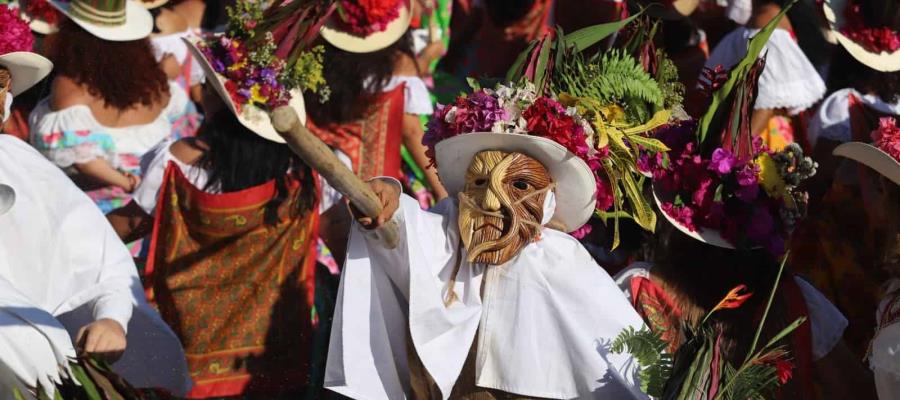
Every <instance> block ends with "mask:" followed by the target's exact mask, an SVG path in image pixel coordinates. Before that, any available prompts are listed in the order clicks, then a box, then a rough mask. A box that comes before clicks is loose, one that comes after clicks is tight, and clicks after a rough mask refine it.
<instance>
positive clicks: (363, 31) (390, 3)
mask: <svg viewBox="0 0 900 400" xmlns="http://www.w3.org/2000/svg"><path fill="white" fill-rule="evenodd" d="M402 6H403V1H402V0H343V1H341V2H340V15H341V19H342V20H343V22H344V25H345V27H346V28H347V30H349V31H350V33H353V34H357V35H361V36H368V35H370V34H372V33H376V32H383V31H384V30H385V29H387V26H388V24H390V23H391V22H392V21H394V20H395V19H397V18H399V17H400V7H402Z"/></svg>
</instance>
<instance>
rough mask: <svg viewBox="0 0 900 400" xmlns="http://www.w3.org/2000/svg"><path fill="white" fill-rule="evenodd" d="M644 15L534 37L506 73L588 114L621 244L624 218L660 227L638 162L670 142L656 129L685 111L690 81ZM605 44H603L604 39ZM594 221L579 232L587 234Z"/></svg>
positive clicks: (595, 159) (594, 160) (594, 161)
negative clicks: (658, 44)
mask: <svg viewBox="0 0 900 400" xmlns="http://www.w3.org/2000/svg"><path fill="white" fill-rule="evenodd" d="M639 17H640V14H638V15H635V16H632V17H630V18H628V19H625V20H622V21H617V22H613V23H609V24H601V25H596V26H592V27H588V28H584V29H581V30H579V31H576V32H572V33H570V34H564V33H563V32H562V31H558V32H556V35H554V36H553V37H550V36H548V37H545V38H543V39H541V40H538V41H535V42H533V43H532V44H531V45H530V46H529V48H528V49H526V51H525V52H523V53H522V54H521V55H520V56H519V59H518V60H517V62H516V63H515V64H514V65H513V66H512V67H511V68H510V70H509V72H508V73H507V76H506V79H507V80H508V81H512V82H520V81H526V82H530V83H532V84H533V85H534V87H535V88H536V92H537V93H538V94H545V95H547V96H550V97H552V98H555V99H557V100H558V102H559V103H560V105H561V106H563V107H565V108H567V109H573V111H569V113H570V114H572V115H575V116H578V117H579V118H581V119H583V120H585V121H587V124H585V129H584V131H585V133H584V135H585V136H586V141H585V142H586V144H587V145H588V146H589V147H590V149H589V150H588V151H586V152H583V153H586V154H588V155H589V158H588V159H587V161H588V162H589V164H590V165H591V168H592V169H594V170H595V171H596V173H597V176H598V180H597V181H598V188H597V189H598V193H597V209H596V214H597V215H598V216H599V217H601V218H602V219H603V220H604V221H609V220H612V221H613V230H612V233H613V245H612V248H616V247H617V246H618V244H619V229H618V226H619V218H630V219H633V220H634V221H635V222H636V223H637V224H638V225H640V226H641V227H642V228H644V229H646V230H648V231H653V230H654V229H655V226H656V214H655V213H654V212H653V209H652V207H651V205H650V204H649V203H648V201H647V200H646V199H645V198H644V196H643V194H642V191H643V189H642V188H643V186H644V183H645V181H646V178H645V177H644V176H643V175H641V174H640V173H639V171H638V169H637V167H636V165H637V162H638V156H639V155H640V154H641V152H648V151H649V152H653V153H655V152H664V151H667V150H668V148H667V147H666V146H665V145H664V144H663V143H662V142H661V141H659V140H657V139H654V138H652V137H651V136H650V133H651V132H652V131H654V130H655V129H657V128H659V127H661V126H666V125H668V124H670V123H673V122H675V121H676V120H677V119H678V118H680V117H681V116H682V115H684V112H683V110H682V106H681V102H682V96H683V92H684V87H683V86H682V85H681V84H680V83H678V72H677V69H676V68H675V65H674V64H673V63H672V62H671V60H669V59H668V57H667V56H666V54H665V53H664V52H662V51H658V50H657V49H656V48H655V47H654V45H653V40H652V39H653V36H654V35H655V32H656V25H655V24H652V23H650V22H649V21H648V20H646V19H643V18H639ZM626 27H630V28H631V29H630V31H629V32H628V33H629V34H628V35H622V36H623V37H625V39H624V40H622V38H620V40H618V41H617V42H616V43H615V45H614V46H611V47H609V46H606V47H604V46H601V49H600V50H599V51H598V52H596V53H595V54H593V55H587V54H586V53H585V52H584V50H586V49H589V48H591V47H592V46H595V45H598V43H599V44H602V41H604V40H605V39H607V38H608V37H610V36H611V35H612V34H614V33H616V32H618V31H619V30H622V29H623V28H626ZM598 46H599V45H598ZM588 232H590V225H585V227H584V229H582V230H579V231H576V232H575V233H574V234H573V235H574V236H576V237H579V238H580V237H583V236H584V235H585V234H586V233H588Z"/></svg>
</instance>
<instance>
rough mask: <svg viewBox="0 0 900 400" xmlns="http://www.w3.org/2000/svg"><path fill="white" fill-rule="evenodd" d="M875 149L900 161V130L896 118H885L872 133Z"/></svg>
mask: <svg viewBox="0 0 900 400" xmlns="http://www.w3.org/2000/svg"><path fill="white" fill-rule="evenodd" d="M872 140H874V141H875V143H874V144H875V147H878V148H879V149H881V150H882V151H884V152H885V153H888V154H890V155H891V157H894V159H896V160H897V161H900V128H897V122H896V121H895V120H894V118H891V117H885V118H881V119H880V120H879V121H878V128H877V129H875V130H874V131H873V132H872Z"/></svg>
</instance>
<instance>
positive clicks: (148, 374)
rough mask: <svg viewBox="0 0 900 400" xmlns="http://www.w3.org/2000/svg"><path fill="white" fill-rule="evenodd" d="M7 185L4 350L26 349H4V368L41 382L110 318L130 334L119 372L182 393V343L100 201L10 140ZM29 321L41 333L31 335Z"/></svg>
mask: <svg viewBox="0 0 900 400" xmlns="http://www.w3.org/2000/svg"><path fill="white" fill-rule="evenodd" d="M0 182H2V183H4V184H6V185H9V186H11V187H12V188H13V189H14V190H15V192H16V201H15V204H14V205H13V207H12V208H11V209H10V210H9V212H7V213H6V214H3V215H0V310H2V311H3V312H4V314H3V315H2V316H0V321H2V322H0V337H2V339H0V343H5V344H6V345H7V346H10V347H12V348H20V349H29V351H27V352H20V353H16V352H7V351H0V359H2V361H3V363H5V364H6V365H7V366H8V367H10V368H11V369H12V370H13V371H15V372H16V373H17V374H18V376H19V377H20V378H22V379H23V380H25V381H26V382H28V383H29V384H31V385H34V383H35V382H36V381H37V380H39V379H45V377H47V376H51V377H52V376H55V375H56V374H57V373H58V368H57V365H58V363H60V362H62V360H64V359H65V358H66V357H72V356H73V355H74V354H75V350H74V348H73V345H72V339H74V335H76V334H77V333H78V330H79V329H80V328H81V327H82V326H84V325H86V324H88V323H90V322H92V321H94V320H97V319H100V318H110V319H113V320H115V321H117V322H119V323H120V324H122V325H123V326H124V327H125V328H126V331H127V341H128V345H127V349H126V351H125V354H124V355H123V356H122V358H121V359H120V360H119V361H118V362H116V363H115V364H114V365H113V368H114V370H115V372H117V373H118V374H120V375H121V376H122V377H124V378H125V379H126V380H128V381H129V382H130V383H131V384H133V385H134V386H136V387H161V388H165V389H168V390H170V391H172V392H173V393H174V394H183V393H185V392H186V391H187V390H188V389H189V387H190V380H189V377H188V374H187V364H186V362H185V358H184V351H183V350H182V347H181V343H180V342H179V341H178V338H177V337H176V336H175V334H174V333H173V332H172V330H171V329H169V327H168V326H167V325H166V324H165V323H164V322H163V321H162V319H161V318H160V317H159V315H158V314H157V313H156V311H155V310H153V309H152V308H151V307H150V306H149V305H148V304H147V302H146V299H145V297H144V293H143V289H142V287H141V283H140V281H139V280H138V276H137V269H136V268H135V266H134V262H133V260H132V258H131V255H130V253H129V252H128V250H127V248H126V247H125V245H124V244H122V242H121V241H120V240H119V238H118V236H116V233H115V231H113V229H112V227H111V226H110V225H109V223H108V222H107V221H106V218H105V217H104V216H103V214H102V213H101V212H100V210H99V209H98V208H97V207H96V206H95V205H94V203H93V202H92V201H91V200H90V199H89V198H88V197H87V196H86V195H85V194H84V193H82V192H81V190H79V189H78V188H77V187H76V186H75V185H74V184H73V183H72V181H70V180H69V178H67V177H66V176H65V175H64V174H63V172H62V171H61V170H60V169H59V168H57V167H56V166H54V165H53V164H51V163H50V162H49V161H47V159H45V158H44V157H43V156H42V155H41V154H40V153H38V152H37V151H36V150H34V149H33V148H31V147H30V146H28V144H26V143H25V142H23V141H21V140H19V139H17V138H14V137H11V136H8V135H0ZM10 288H14V290H12V289H10ZM9 321H13V322H15V323H14V324H11V325H10V324H7V323H4V322H9ZM26 324H28V325H30V326H31V328H32V329H34V330H35V331H37V332H38V333H39V334H35V333H34V332H32V333H31V334H28V332H27V329H25V328H27V327H26ZM23 329H24V330H23ZM2 346H3V344H0V348H2ZM51 348H52V349H54V351H52V352H50V351H48V350H49V349H51ZM2 392H3V390H2V389H0V398H2V397H3V394H2Z"/></svg>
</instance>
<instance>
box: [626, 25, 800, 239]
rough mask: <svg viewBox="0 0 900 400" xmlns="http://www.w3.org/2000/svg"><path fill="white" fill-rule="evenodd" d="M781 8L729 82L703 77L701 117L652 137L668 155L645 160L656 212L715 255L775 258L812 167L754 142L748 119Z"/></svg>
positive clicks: (716, 73)
mask: <svg viewBox="0 0 900 400" xmlns="http://www.w3.org/2000/svg"><path fill="white" fill-rule="evenodd" d="M787 9H788V8H785V10H783V11H782V13H781V14H779V16H778V17H776V18H775V19H774V20H773V21H772V22H770V23H769V24H768V25H767V26H766V27H765V28H764V29H762V30H761V31H760V33H758V34H757V35H756V36H755V37H754V38H753V39H751V41H750V43H749V45H748V51H747V55H746V56H745V57H744V59H743V60H741V62H740V63H738V64H737V65H736V66H735V67H734V68H733V69H732V70H731V71H730V73H729V74H727V75H725V74H724V72H722V69H721V68H720V67H718V68H716V69H714V70H711V71H706V72H705V73H704V75H705V76H706V78H707V79H706V82H705V88H706V90H708V91H709V93H708V94H709V98H710V101H711V103H710V104H709V107H708V110H707V112H706V113H705V114H704V115H703V117H702V118H700V119H699V120H697V121H693V120H691V121H685V122H682V123H680V124H674V125H670V126H667V127H665V128H664V129H661V130H659V131H657V132H656V135H655V136H656V138H658V139H659V140H661V141H662V142H663V143H665V144H666V146H667V147H668V148H669V149H671V150H670V151H669V152H668V153H658V154H655V155H652V156H648V155H645V156H643V160H642V161H641V163H640V164H641V167H642V168H643V169H644V170H645V171H646V172H649V173H651V174H652V177H653V189H654V195H655V196H656V201H657V204H658V206H659V208H660V210H661V211H662V212H663V213H664V214H665V216H666V217H667V219H669V221H670V222H672V223H673V225H675V226H676V227H677V228H679V229H680V230H681V231H683V232H685V233H686V234H688V235H690V236H692V237H694V238H696V239H699V240H701V241H704V242H707V243H709V244H713V245H716V246H720V247H728V248H747V249H749V248H760V247H762V248H765V249H767V250H769V251H770V252H771V253H773V254H776V255H777V254H781V253H782V252H783V250H784V243H785V240H786V239H787V237H788V235H789V234H790V232H791V230H792V228H793V227H794V225H795V223H796V221H797V219H798V218H800V217H801V216H802V215H803V214H804V213H805V209H806V207H805V205H806V200H807V195H806V193H805V192H801V191H800V190H798V185H799V184H800V182H801V181H803V180H804V179H807V178H809V177H811V176H812V175H813V174H815V170H816V163H815V162H813V161H812V159H810V158H809V157H805V156H804V155H803V150H802V149H801V148H800V146H798V145H796V144H791V145H789V146H787V147H786V148H785V149H784V150H782V151H771V150H769V149H767V148H766V147H765V146H764V145H763V144H762V141H761V140H760V139H758V138H757V139H754V138H753V135H752V132H751V129H750V115H751V112H752V104H753V103H754V101H755V96H756V85H757V82H758V79H759V76H760V74H761V73H762V70H763V68H764V67H765V59H764V58H761V59H757V56H758V54H759V53H760V51H761V50H762V48H763V46H764V45H765V43H766V41H767V40H768V38H769V36H770V35H771V33H772V31H773V30H774V29H775V26H777V23H778V21H779V20H780V19H781V17H782V16H783V15H784V13H785V12H786V11H787Z"/></svg>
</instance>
